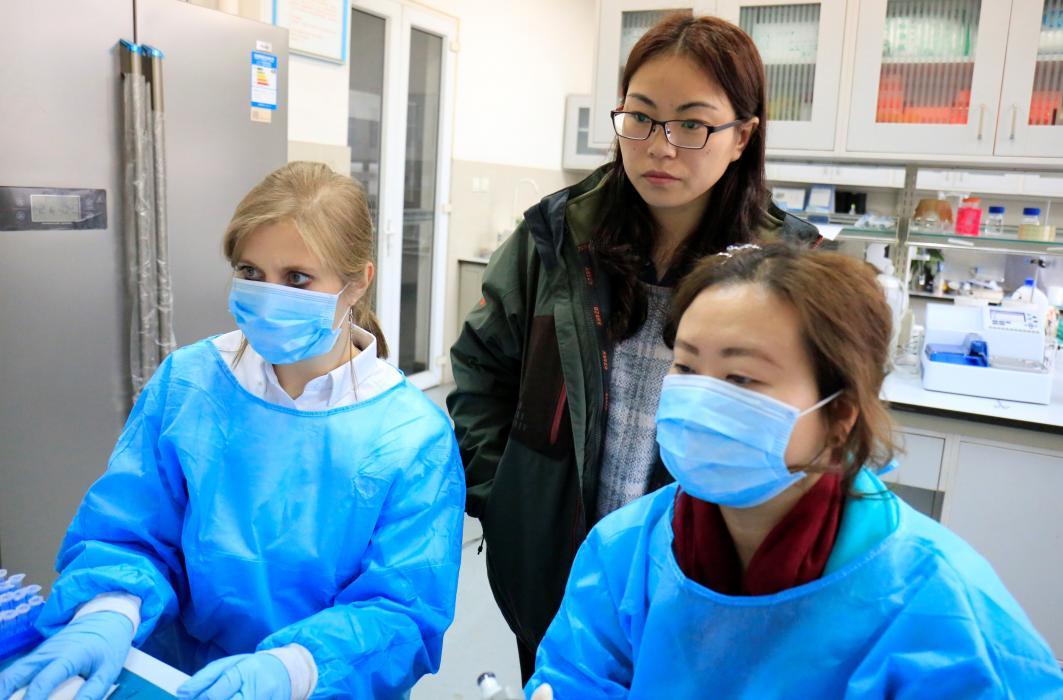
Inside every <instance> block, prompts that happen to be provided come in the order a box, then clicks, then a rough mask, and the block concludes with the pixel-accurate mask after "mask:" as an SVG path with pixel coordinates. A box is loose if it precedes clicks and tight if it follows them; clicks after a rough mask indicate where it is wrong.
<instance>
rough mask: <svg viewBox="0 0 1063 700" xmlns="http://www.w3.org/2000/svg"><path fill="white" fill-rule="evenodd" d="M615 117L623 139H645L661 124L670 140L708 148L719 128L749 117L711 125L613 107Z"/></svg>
mask: <svg viewBox="0 0 1063 700" xmlns="http://www.w3.org/2000/svg"><path fill="white" fill-rule="evenodd" d="M609 114H610V115H612V117H613V131H615V132H616V135H617V136H619V137H620V138H622V139H631V140H632V141H645V140H646V139H648V138H649V137H650V136H652V135H653V132H654V130H655V129H656V128H657V126H658V125H660V126H661V127H663V128H664V137H665V138H666V139H668V143H670V144H672V145H673V146H675V147H676V148H689V149H695V150H696V149H699V148H705V144H706V143H708V142H709V137H710V136H712V135H713V134H714V133H716V132H717V131H723V130H724V129H730V128H731V127H733V126H738V125H739V124H744V123H745V122H746V120H745V119H735V120H734V121H733V122H727V123H726V124H719V125H717V126H709V125H708V124H703V123H702V122H699V121H697V120H695V119H669V120H667V121H658V120H656V119H651V118H650V117H648V116H646V115H645V114H643V113H642V112H623V111H620V110H613V111H612V112H610V113H609Z"/></svg>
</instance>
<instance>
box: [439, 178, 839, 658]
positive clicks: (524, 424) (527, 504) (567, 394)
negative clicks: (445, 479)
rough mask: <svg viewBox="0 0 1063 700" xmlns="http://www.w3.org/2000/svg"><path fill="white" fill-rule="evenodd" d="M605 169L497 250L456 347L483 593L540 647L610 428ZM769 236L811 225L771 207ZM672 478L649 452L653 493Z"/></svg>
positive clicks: (579, 537)
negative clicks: (598, 232) (483, 560)
mask: <svg viewBox="0 0 1063 700" xmlns="http://www.w3.org/2000/svg"><path fill="white" fill-rule="evenodd" d="M604 173H605V171H604V169H601V170H598V171H597V172H595V173H593V174H592V175H591V176H590V177H588V178H587V179H585V180H583V181H582V182H580V183H579V184H577V185H574V186H572V187H569V188H567V189H564V190H561V191H560V192H556V193H554V194H552V195H549V196H548V197H546V198H544V199H543V200H542V201H541V202H540V203H539V204H537V205H535V206H533V207H532V208H531V209H529V210H528V211H527V212H525V215H524V222H523V223H522V224H521V225H520V226H519V227H518V228H517V230H516V231H514V233H513V235H512V236H510V237H509V239H508V240H507V241H506V242H505V243H504V244H503V245H502V247H501V248H499V249H498V251H497V252H496V253H495V254H494V255H493V256H492V258H491V262H490V264H489V265H488V266H487V270H486V272H485V273H484V280H483V299H482V300H481V301H480V303H479V305H478V306H477V308H475V309H473V310H472V311H471V312H470V313H469V315H468V317H467V318H466V320H465V325H464V327H463V328H462V332H461V335H460V336H459V337H458V340H457V342H456V343H455V344H454V347H453V348H452V349H451V362H452V364H453V369H454V380H455V382H456V384H457V388H456V389H455V390H454V392H453V393H452V394H451V395H450V396H449V397H448V399H447V405H448V407H449V408H450V415H451V417H452V418H453V419H454V424H455V430H456V432H457V436H458V442H459V444H460V446H461V454H462V459H463V460H464V463H465V478H466V482H467V486H468V491H467V500H466V509H467V510H468V512H469V514H470V515H473V516H475V517H477V518H479V519H480V520H481V522H482V524H483V530H484V537H485V539H486V542H487V570H488V577H489V578H490V581H491V590H492V591H493V593H494V596H495V600H496V601H497V602H498V605H499V607H500V608H501V610H502V614H503V615H504V616H505V618H506V621H507V622H508V623H509V626H510V627H511V628H512V629H513V631H514V632H515V633H516V634H517V636H518V637H520V638H521V640H522V641H523V642H524V643H525V644H526V645H527V646H528V648H530V649H535V648H536V647H537V646H538V644H539V641H540V640H541V639H542V637H543V635H544V633H545V632H546V628H547V626H548V625H549V624H550V621H551V620H552V619H553V616H554V614H555V613H556V612H557V609H558V607H559V606H560V604H561V597H562V594H563V593H564V588H565V583H566V581H567V578H568V572H569V568H570V566H571V564H572V560H573V558H574V557H575V554H576V550H577V549H578V548H579V546H580V543H581V542H583V538H584V536H585V535H586V533H587V531H588V529H589V528H590V526H591V525H593V523H592V522H590V520H589V518H588V515H587V514H588V513H590V514H592V516H591V517H593V513H594V512H595V503H596V499H597V485H598V473H599V459H600V454H601V450H602V443H603V436H604V433H605V409H604V405H603V404H604V403H605V402H604V400H603V397H604V396H605V389H606V387H605V386H604V381H603V371H602V365H603V363H608V362H609V360H610V359H611V351H612V348H611V347H603V345H605V343H603V342H602V340H601V339H602V338H603V337H604V335H603V334H602V333H601V332H600V329H601V327H602V323H603V322H604V323H606V324H607V320H608V318H609V309H608V299H609V290H608V288H607V286H606V283H607V280H606V277H605V275H604V274H600V273H599V270H598V269H597V263H596V261H595V259H594V256H593V254H592V253H591V251H590V245H589V244H590V241H591V236H592V234H593V232H594V231H595V229H596V227H597V225H598V222H599V221H600V214H599V210H600V207H601V206H602V202H603V188H602V187H601V186H600V184H601V182H602V180H603V179H604V177H605V175H604ZM767 218H768V222H769V223H768V225H767V226H766V227H765V229H764V230H762V232H761V234H762V236H763V237H765V238H776V237H780V236H782V237H785V238H788V239H794V240H798V241H802V242H811V241H814V240H816V239H818V237H819V233H818V231H817V230H816V228H815V227H814V226H812V225H810V224H807V223H805V222H804V221H801V220H800V219H797V218H796V217H793V216H791V215H788V214H784V213H783V212H782V211H781V210H779V209H777V208H775V207H774V206H773V207H772V209H771V210H770V211H769V212H768V217H767ZM668 481H670V477H669V476H668V474H667V472H666V471H665V470H664V469H663V468H662V467H661V465H660V464H659V461H658V468H657V469H656V470H655V472H654V475H653V477H652V479H651V483H650V490H655V489H656V488H658V487H660V486H663V485H664V484H665V483H667V482H668Z"/></svg>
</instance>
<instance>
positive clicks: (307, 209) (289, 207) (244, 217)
mask: <svg viewBox="0 0 1063 700" xmlns="http://www.w3.org/2000/svg"><path fill="white" fill-rule="evenodd" d="M279 221H291V222H292V223H293V224H295V228H296V230H298V231H299V235H300V236H302V238H303V242H304V243H305V244H306V247H307V248H309V249H310V252H311V253H313V254H314V256H315V257H317V258H318V259H319V260H321V261H322V262H323V263H324V264H325V265H327V266H328V267H329V268H330V269H331V270H332V271H333V272H335V273H336V274H337V275H339V276H340V278H342V279H343V281H344V282H355V281H359V280H361V279H362V278H363V276H364V275H365V271H366V265H367V264H368V263H370V262H372V261H373V248H374V246H373V220H372V218H371V217H370V215H369V205H368V203H367V202H366V198H365V193H364V192H363V191H362V188H361V187H360V186H359V185H358V184H357V183H356V182H355V181H354V180H352V179H351V178H349V177H347V176H346V175H340V174H339V173H336V172H334V171H332V170H331V169H330V168H329V167H328V166H327V165H324V164H323V163H313V162H310V161H304V160H299V161H293V162H291V163H288V164H287V165H285V166H283V167H281V168H278V169H277V170H274V171H273V172H272V173H270V174H269V175H267V176H266V177H265V179H264V180H262V182H260V183H258V184H257V185H255V186H254V187H253V188H251V191H250V192H248V193H247V195H246V196H244V198H243V199H242V200H240V203H239V204H238V205H236V211H235V212H233V217H232V220H231V221H230V222H229V226H228V227H227V228H226V229H225V239H224V243H223V250H224V252H225V257H226V259H227V260H228V261H229V263H230V264H232V265H236V263H237V262H238V261H239V259H240V255H241V252H242V250H243V247H244V244H245V243H246V241H247V238H248V236H250V235H251V233H253V232H254V231H255V230H257V229H258V228H259V227H260V226H264V225H267V224H273V223H277V222H279ZM372 296H373V295H372V290H366V293H365V295H363V296H362V298H361V299H359V300H358V303H357V304H355V306H354V309H353V317H354V318H353V320H354V323H356V324H357V325H359V326H361V327H362V328H365V329H366V330H367V331H369V332H370V333H372V334H373V335H374V336H376V342H377V354H378V355H379V356H380V357H384V358H386V357H387V356H388V345H387V341H386V340H385V339H384V333H383V331H382V330H381V328H380V321H379V319H377V317H376V314H374V313H373V310H372V306H371V301H370V299H371V298H372Z"/></svg>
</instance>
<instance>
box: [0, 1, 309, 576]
mask: <svg viewBox="0 0 1063 700" xmlns="http://www.w3.org/2000/svg"><path fill="white" fill-rule="evenodd" d="M120 39H128V40H134V41H137V42H140V43H142V44H150V45H151V46H153V47H155V48H157V49H159V50H161V51H162V52H163V53H164V55H165V59H164V76H165V77H164V83H163V85H164V91H165V95H164V97H165V113H166V117H165V119H166V139H165V140H166V144H165V149H166V150H165V152H166V158H167V165H166V177H167V181H168V186H167V199H168V217H167V220H168V229H169V234H168V237H169V256H170V266H169V267H170V272H171V276H172V284H173V296H174V321H173V323H174V330H175V333H176V339H177V343H178V345H183V344H187V343H190V342H193V341H195V340H198V339H199V338H203V337H206V336H208V335H212V334H215V333H220V332H225V331H227V330H230V329H231V328H232V327H233V323H232V319H231V318H230V317H229V315H228V313H227V311H226V304H225V302H226V291H227V285H228V280H229V277H230V276H231V273H230V271H229V268H228V266H227V264H226V262H225V261H224V259H223V257H222V254H221V236H222V233H223V231H224V229H225V225H226V223H227V222H228V220H229V217H230V216H231V214H232V211H233V209H234V207H235V206H236V203H237V202H238V201H239V199H240V198H241V197H242V196H243V195H244V194H245V193H246V192H247V190H248V189H249V188H250V187H251V186H252V185H254V183H255V182H257V181H258V180H260V179H261V178H262V177H263V176H264V175H265V174H266V173H268V172H269V171H271V170H273V169H274V168H276V167H279V166H280V165H282V164H283V163H284V162H285V161H286V160H287V106H286V103H287V87H286V86H287V69H288V55H287V47H288V32H287V30H286V29H282V28H278V27H274V26H272V25H268V24H262V23H258V22H254V21H251V20H247V19H243V18H240V17H234V16H230V15H227V14H225V13H222V12H217V11H214V10H210V9H205V8H202V7H197V6H193V5H189V4H187V3H184V2H180V1H179V0H135V1H134V0H3V2H2V3H0V188H5V187H6V188H24V189H10V190H9V191H14V192H22V191H25V192H42V193H46V195H48V194H51V195H54V196H53V197H52V198H51V199H49V197H48V196H44V197H40V198H39V199H38V200H34V202H37V201H41V202H45V203H47V202H55V203H58V204H57V210H58V212H59V214H58V215H57V216H52V218H49V216H50V214H49V211H48V210H47V207H46V206H42V207H40V208H39V209H40V210H39V211H38V210H37V209H34V210H33V216H32V217H30V218H31V219H32V220H33V221H35V222H37V223H32V222H30V223H27V224H26V225H25V227H24V228H23V227H21V224H18V223H16V224H14V225H13V224H12V223H11V222H12V221H15V222H19V221H22V220H23V219H25V217H26V216H27V214H28V213H29V212H30V211H31V210H30V208H26V209H25V210H18V211H16V210H15V209H14V208H13V206H14V205H12V204H11V202H10V201H9V202H8V206H7V210H6V211H2V210H0V566H2V567H6V568H9V569H13V570H16V571H25V572H27V573H28V575H29V579H30V580H32V581H34V582H38V583H41V584H43V585H46V586H48V585H50V584H51V582H52V580H53V578H54V575H55V574H54V572H53V566H54V561H55V554H56V551H57V549H58V546H59V543H60V541H61V539H62V535H63V532H64V531H65V530H66V528H67V526H68V525H69V523H70V520H71V518H72V517H73V514H74V512H75V510H76V508H77V504H78V503H79V501H80V500H81V498H82V496H83V495H84V493H85V491H86V489H87V488H88V486H89V485H90V484H91V483H92V482H93V481H94V480H95V479H96V478H97V477H98V476H99V475H100V474H102V473H103V471H104V469H105V468H106V464H107V459H108V456H109V455H110V452H111V450H112V448H113V446H114V443H115V440H116V438H117V437H118V434H119V432H120V430H121V427H122V424H123V423H124V421H125V417H126V415H127V413H128V411H129V408H130V401H131V390H130V375H129V358H128V352H129V330H128V323H129V319H128V318H127V316H128V314H129V303H128V299H127V294H126V279H125V277H126V274H127V271H126V269H125V268H126V266H125V263H124V257H123V240H122V238H123V237H122V231H123V224H122V216H123V196H122V189H121V188H122V182H123V163H122V113H121V105H122V92H121V90H122V88H121V81H120V77H119V57H118V42H119V40H120ZM254 51H259V52H263V51H265V52H268V53H272V54H274V55H276V56H277V70H278V73H277V75H278V89H277V108H276V109H275V110H272V111H271V112H270V114H268V115H265V114H263V112H262V111H261V110H259V111H258V112H257V113H256V115H255V119H254V120H253V119H252V107H251V80H252V78H251V76H252V65H251V61H252V52H254ZM264 118H268V120H269V121H268V123H267V122H265V121H263V119H264ZM79 197H80V200H79V199H78V198H79ZM70 202H73V203H74V204H75V205H77V204H79V203H80V213H81V216H79V217H69V216H67V217H64V216H63V215H62V210H63V209H64V208H66V207H67V204H69V203H70ZM27 207H28V205H27ZM0 209H3V206H2V205H0ZM75 211H76V209H75ZM52 214H55V211H53V212H52ZM73 218H77V219H78V221H73V220H72V219H73ZM4 221H6V222H7V225H6V226H5V225H3V222H4ZM42 222H43V223H42ZM135 497H136V496H135V494H130V498H135Z"/></svg>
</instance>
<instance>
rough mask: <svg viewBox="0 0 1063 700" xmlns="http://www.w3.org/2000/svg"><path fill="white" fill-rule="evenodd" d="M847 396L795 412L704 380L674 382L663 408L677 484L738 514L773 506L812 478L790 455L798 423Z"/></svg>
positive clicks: (662, 433)
mask: <svg viewBox="0 0 1063 700" xmlns="http://www.w3.org/2000/svg"><path fill="white" fill-rule="evenodd" d="M839 394H841V392H840V391H838V392H835V393H834V394H832V395H830V396H828V397H827V398H825V399H823V400H822V401H820V402H819V403H817V404H816V405H815V406H812V407H811V408H808V409H806V410H804V411H798V410H797V409H796V408H794V407H793V406H790V405H788V404H785V403H783V402H782V401H778V400H777V399H773V398H771V397H770V396H765V395H764V394H759V393H757V392H755V391H750V390H749V389H743V388H741V387H738V386H735V385H734V384H731V383H729V382H725V381H721V380H719V379H714V378H713V377H705V376H701V375H674V374H672V375H668V376H667V377H665V379H664V385H663V386H662V388H661V402H660V404H659V406H658V408H657V444H658V445H659V446H660V448H661V459H662V460H663V461H664V465H665V466H666V467H668V471H669V472H671V473H672V476H674V477H675V480H676V481H677V482H678V483H679V485H680V486H681V487H682V488H683V490H684V491H686V492H687V493H689V494H690V495H691V496H694V497H695V498H700V499H701V500H703V501H709V502H710V503H717V504H719V505H722V506H731V507H733V508H751V507H753V506H758V505H760V504H761V503H765V502H767V501H769V500H771V499H772V498H774V497H775V496H777V495H778V494H780V493H782V492H783V491H784V490H786V489H787V488H789V487H790V486H792V485H793V484H795V483H797V482H798V481H800V480H801V479H803V478H804V477H805V473H804V472H795V473H792V474H791V473H790V470H789V469H787V468H786V462H785V461H784V458H783V456H784V454H785V453H786V446H787V445H788V444H789V443H790V434H791V433H792V432H793V429H794V424H795V423H796V422H797V419H798V418H800V417H801V416H803V415H805V414H808V413H812V412H813V411H815V410H817V409H819V408H820V407H822V406H824V405H826V404H827V403H829V402H830V401H832V400H833V399H834V398H835V397H837V396H838V395H839Z"/></svg>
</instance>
